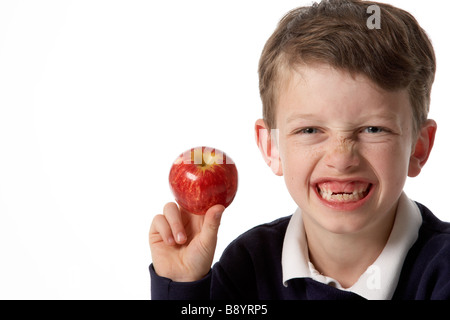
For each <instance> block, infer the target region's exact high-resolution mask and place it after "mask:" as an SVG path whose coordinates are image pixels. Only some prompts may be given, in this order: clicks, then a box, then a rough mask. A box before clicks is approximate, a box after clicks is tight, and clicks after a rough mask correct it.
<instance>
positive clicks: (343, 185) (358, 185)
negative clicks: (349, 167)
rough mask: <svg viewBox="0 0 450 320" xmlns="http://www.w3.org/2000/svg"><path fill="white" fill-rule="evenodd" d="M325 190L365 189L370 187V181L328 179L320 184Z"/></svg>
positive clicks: (339, 191) (346, 191)
mask: <svg viewBox="0 0 450 320" xmlns="http://www.w3.org/2000/svg"><path fill="white" fill-rule="evenodd" d="M318 187H319V188H320V189H321V190H323V191H325V190H326V191H331V192H333V193H353V191H365V190H367V188H368V187H369V183H367V182H361V181H348V182H339V181H327V182H322V183H319V184H318Z"/></svg>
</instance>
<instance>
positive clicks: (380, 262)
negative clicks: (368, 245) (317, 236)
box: [281, 193, 422, 300]
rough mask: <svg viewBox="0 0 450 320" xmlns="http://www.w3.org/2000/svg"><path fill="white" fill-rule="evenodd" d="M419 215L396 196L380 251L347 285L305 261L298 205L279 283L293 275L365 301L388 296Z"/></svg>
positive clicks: (419, 221) (287, 237) (412, 239)
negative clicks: (396, 202) (387, 235)
mask: <svg viewBox="0 0 450 320" xmlns="http://www.w3.org/2000/svg"><path fill="white" fill-rule="evenodd" d="M421 224H422V216H421V214H420V210H419V208H418V207H417V205H416V204H415V203H414V202H413V201H412V200H410V199H409V198H408V197H407V196H406V194H405V193H402V195H401V196H400V199H399V203H398V207H397V213H396V216H395V220H394V225H393V227H392V231H391V234H390V236H389V239H388V241H387V243H386V246H385V247H384V249H383V251H382V252H381V254H380V255H379V256H378V258H377V259H376V260H375V262H374V263H373V264H372V265H371V266H369V267H368V268H367V270H366V271H365V272H364V273H363V274H362V275H361V277H360V278H359V279H358V280H357V281H356V283H355V284H353V286H351V287H350V288H346V289H344V288H342V286H341V285H340V284H339V282H338V281H336V280H335V279H333V278H330V277H326V276H323V275H321V274H320V273H319V272H317V270H315V268H314V265H313V264H312V263H311V262H310V260H309V255H308V243H307V241H306V234H305V228H304V225H303V220H302V213H301V210H300V208H298V209H297V210H296V211H295V213H294V214H293V215H292V217H291V220H290V222H289V225H288V227H287V230H286V234H285V237H284V243H283V251H282V257H281V265H282V271H283V284H284V285H285V286H288V281H289V280H291V279H295V278H311V279H313V280H316V281H318V282H321V283H325V284H328V285H331V286H334V287H336V288H338V289H341V290H345V291H350V292H353V293H356V294H358V295H360V296H362V297H364V298H366V299H369V300H388V299H391V298H392V296H393V294H394V291H395V288H396V287H397V283H398V279H399V276H400V272H401V269H402V266H403V262H404V260H405V257H406V255H407V253H408V251H409V249H410V248H411V247H412V245H413V244H414V242H415V241H416V240H417V237H418V231H419V228H420V226H421Z"/></svg>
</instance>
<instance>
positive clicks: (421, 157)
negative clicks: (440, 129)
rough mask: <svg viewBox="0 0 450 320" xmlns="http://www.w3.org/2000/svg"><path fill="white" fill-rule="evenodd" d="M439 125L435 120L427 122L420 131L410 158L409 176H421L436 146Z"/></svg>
mask: <svg viewBox="0 0 450 320" xmlns="http://www.w3.org/2000/svg"><path fill="white" fill-rule="evenodd" d="M436 129H437V124H436V122H435V121H434V120H431V119H429V120H427V121H426V122H425V124H424V125H423V126H422V129H420V132H419V136H418V137H417V141H416V145H415V147H414V150H413V152H412V154H411V157H410V158H409V169H408V176H409V177H416V176H417V175H419V173H420V171H421V170H422V168H423V166H424V165H425V163H426V162H427V160H428V157H429V156H430V153H431V149H432V148H433V144H434V137H435V136H436Z"/></svg>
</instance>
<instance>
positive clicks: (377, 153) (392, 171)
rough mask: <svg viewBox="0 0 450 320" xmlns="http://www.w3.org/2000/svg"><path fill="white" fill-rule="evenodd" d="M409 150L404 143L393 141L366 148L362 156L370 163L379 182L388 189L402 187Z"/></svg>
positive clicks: (406, 169)
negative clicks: (380, 145)
mask: <svg viewBox="0 0 450 320" xmlns="http://www.w3.org/2000/svg"><path fill="white" fill-rule="evenodd" d="M409 152H410V150H408V149H407V148H405V145H404V144H401V143H393V144H389V145H384V146H382V147H372V148H370V150H366V152H365V155H364V158H365V159H367V161H368V162H369V163H370V166H371V167H372V168H373V170H374V172H375V174H376V175H377V176H378V179H379V180H380V181H379V182H380V183H381V184H384V185H385V186H387V187H388V188H389V189H391V188H395V189H397V188H403V185H404V183H405V181H406V176H407V173H408V164H409V157H410V154H409Z"/></svg>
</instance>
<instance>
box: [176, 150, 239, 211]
mask: <svg viewBox="0 0 450 320" xmlns="http://www.w3.org/2000/svg"><path fill="white" fill-rule="evenodd" d="M169 184H170V188H171V190H172V193H173V195H174V196H175V200H176V202H177V203H178V205H179V206H180V207H181V208H182V209H184V210H185V211H187V212H189V213H192V214H197V215H204V214H205V213H206V211H207V210H208V209H209V208H210V207H212V206H213V205H216V204H221V205H223V206H224V207H225V208H226V207H228V206H229V205H230V204H231V202H232V201H233V199H234V197H235V195H236V192H237V186H238V173H237V169H236V165H235V164H234V162H233V160H232V159H231V158H230V157H229V156H228V155H226V154H225V153H224V152H222V151H220V150H218V149H215V148H209V147H204V146H203V147H196V148H191V149H190V150H187V151H185V152H183V153H182V154H181V155H180V156H179V157H178V158H177V159H176V160H175V161H174V163H173V164H172V167H171V169H170V173H169Z"/></svg>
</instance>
